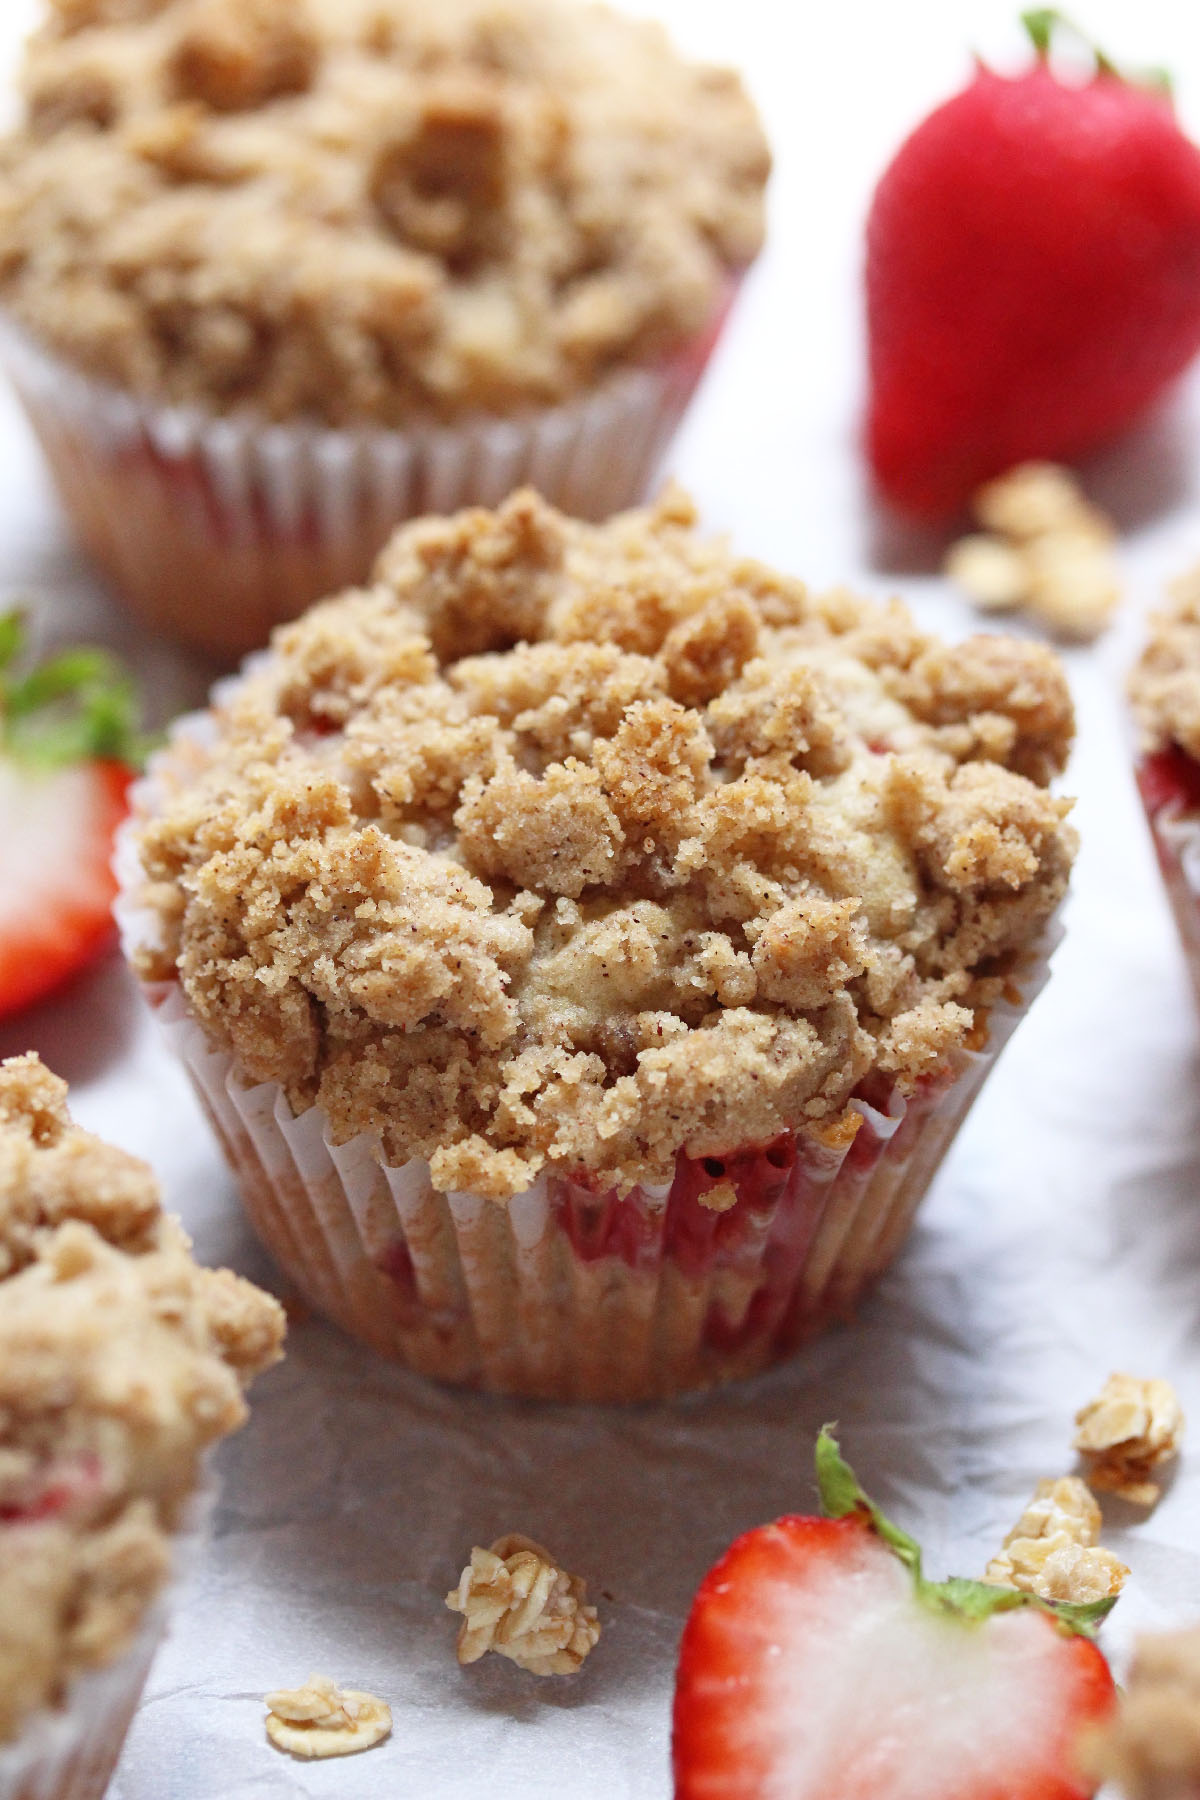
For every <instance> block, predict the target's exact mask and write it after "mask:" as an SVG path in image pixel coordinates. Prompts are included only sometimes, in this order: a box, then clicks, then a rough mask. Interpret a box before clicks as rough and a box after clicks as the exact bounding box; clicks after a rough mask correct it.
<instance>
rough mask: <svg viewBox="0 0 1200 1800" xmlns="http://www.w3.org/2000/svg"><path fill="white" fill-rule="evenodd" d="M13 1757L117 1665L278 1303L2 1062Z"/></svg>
mask: <svg viewBox="0 0 1200 1800" xmlns="http://www.w3.org/2000/svg"><path fill="white" fill-rule="evenodd" d="M0 1277H2V1279H0V1536H2V1538H3V1550H4V1554H3V1555H0V1743H3V1742H6V1741H7V1740H9V1739H10V1738H13V1737H15V1736H17V1735H18V1734H19V1732H20V1729H21V1727H22V1725H23V1723H24V1721H25V1720H26V1719H27V1718H28V1717H29V1716H30V1715H31V1714H33V1713H35V1712H36V1711H38V1710H39V1709H40V1708H42V1707H45V1706H52V1705H56V1704H58V1703H59V1702H60V1701H61V1700H62V1698H63V1697H64V1695H65V1692H66V1690H67V1688H68V1686H69V1684H70V1682H71V1681H72V1679H73V1678H74V1677H75V1676H76V1675H79V1674H81V1673H83V1672H84V1671H86V1670H88V1669H92V1668H97V1667H100V1666H103V1665H104V1664H106V1663H108V1662H111V1661H112V1660H113V1658H114V1657H116V1656H117V1655H119V1654H120V1652H121V1651H122V1650H123V1649H124V1648H125V1646H126V1644H127V1643H128V1642H129V1640H130V1639H131V1638H132V1636H133V1635H134V1633H135V1632H136V1631H137V1629H138V1627H139V1625H140V1624H141V1622H142V1619H143V1617H144V1615H145V1613H146V1610H147V1608H148V1606H149V1605H150V1603H151V1601H152V1600H153V1598H154V1596H155V1594H156V1593H157V1591H158V1589H159V1588H160V1587H161V1585H162V1583H163V1581H164V1579H165V1577H166V1575H167V1573H168V1569H169V1560H170V1559H169V1541H170V1534H171V1532H172V1530H173V1529H174V1528H175V1527H177V1526H178V1524H179V1523H180V1519H181V1515H182V1511H183V1508H184V1505H185V1503H186V1501H187V1499H188V1497H189V1495H190V1494H191V1493H192V1491H193V1489H194V1488H195V1486H196V1484H197V1481H198V1479H199V1473H200V1458H201V1455H202V1453H203V1451H204V1450H205V1448H206V1447H207V1446H208V1445H209V1444H211V1443H213V1442H214V1441H215V1440H216V1439H217V1438H219V1437H222V1436H224V1435H225V1434H226V1433H228V1432H230V1431H234V1430H236V1429H237V1427H238V1426H239V1425H240V1424H241V1423H242V1421H243V1419H244V1418H245V1414H246V1408H245V1402H244V1400H243V1397H242V1390H243V1387H244V1385H245V1384H246V1383H247V1382H248V1381H249V1380H250V1378H251V1377H252V1376H254V1375H255V1374H257V1373H258V1372H259V1371H261V1370H262V1369H265V1368H267V1367H268V1366H269V1365H270V1364H271V1363H272V1362H274V1361H275V1360H276V1358H277V1357H278V1355H279V1351H280V1345H281V1342H282V1338H283V1317H282V1313H281V1311H280V1309H279V1307H278V1306H277V1304H276V1302H275V1301H274V1300H272V1299H270V1298H269V1297H268V1296H267V1295H266V1294H262V1293H260V1292H259V1291H258V1289H257V1288H254V1287H252V1286H251V1285H250V1283H249V1282H247V1281H242V1280H240V1279H239V1278H238V1277H237V1276H235V1275H232V1274H230V1273H229V1271H228V1270H212V1269H202V1268H200V1267H198V1266H197V1264H196V1263H195V1262H194V1261H193V1260H192V1257H191V1254H190V1247H189V1245H188V1241H187V1239H186V1237H185V1236H184V1234H183V1232H182V1231H181V1230H180V1228H179V1226H178V1225H177V1224H176V1222H175V1221H174V1220H172V1219H170V1218H168V1217H167V1216H166V1215H165V1214H164V1213H163V1212H162V1211H161V1208H160V1205H159V1200H158V1195H157V1190H156V1188H155V1185H154V1181H153V1178H152V1177H151V1175H150V1173H149V1171H148V1170H147V1169H146V1168H145V1166H144V1165H143V1164H141V1163H139V1162H137V1161H136V1160H135V1159H134V1158H133V1157H130V1156H127V1155H125V1154H124V1153H123V1152H120V1151H117V1150H113V1149H111V1148H110V1147H109V1146H107V1145H105V1144H102V1143H100V1142H99V1141H98V1140H97V1139H95V1138H93V1137H91V1136H89V1135H88V1134H87V1133H86V1132H83V1131H81V1130H79V1129H78V1128H77V1127H76V1126H75V1125H73V1124H72V1123H71V1120H70V1117H69V1115H68V1113H67V1109H66V1087H65V1084H64V1083H63V1082H61V1081H59V1080H57V1079H56V1078H55V1077H54V1076H53V1075H51V1074H50V1073H49V1072H48V1071H47V1070H46V1069H45V1068H44V1067H43V1066H42V1064H41V1063H40V1062H39V1061H38V1059H37V1057H36V1056H24V1057H19V1058H16V1059H14V1060H11V1061H9V1062H5V1063H0Z"/></svg>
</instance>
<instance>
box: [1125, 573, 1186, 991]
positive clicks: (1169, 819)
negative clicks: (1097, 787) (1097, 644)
mask: <svg viewBox="0 0 1200 1800" xmlns="http://www.w3.org/2000/svg"><path fill="white" fill-rule="evenodd" d="M1129 691H1130V698H1131V699H1132V701H1133V709H1134V714H1135V717H1136V720H1137V725H1138V732H1139V739H1140V742H1139V756H1138V764H1137V783H1138V790H1139V792H1140V793H1141V796H1142V804H1143V805H1144V806H1145V809H1146V817H1147V819H1148V820H1149V823H1150V832H1151V835H1152V837H1153V839H1154V848H1155V850H1156V851H1157V853H1158V862H1159V867H1160V868H1161V870H1162V874H1163V880H1164V882H1165V883H1166V889H1167V895H1168V898H1169V899H1170V902H1171V910H1172V911H1173V912H1174V914H1175V919H1176V922H1177V924H1178V926H1179V934H1180V937H1181V938H1182V939H1183V947H1184V951H1185V953H1186V955H1187V960H1188V967H1189V969H1190V971H1191V976H1192V982H1193V984H1194V986H1195V988H1196V993H1197V996H1198V997H1200V569H1194V570H1193V571H1192V572H1191V574H1190V575H1187V576H1184V577H1183V578H1182V579H1181V580H1180V581H1177V582H1176V583H1175V584H1174V585H1173V587H1172V589H1171V597H1170V602H1169V604H1168V605H1167V606H1166V607H1165V608H1164V609H1163V610H1162V611H1161V612H1157V613H1153V614H1152V615H1151V618H1150V630H1149V638H1148V641H1147V643H1146V647H1145V649H1144V650H1143V652H1142V655H1141V658H1140V659H1139V661H1138V663H1137V665H1136V667H1135V669H1134V671H1133V674H1132V676H1131V677H1130V682H1129Z"/></svg>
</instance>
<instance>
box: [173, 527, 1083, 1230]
mask: <svg viewBox="0 0 1200 1800" xmlns="http://www.w3.org/2000/svg"><path fill="white" fill-rule="evenodd" d="M691 524H692V514H691V511H690V509H689V507H688V505H687V503H686V501H685V500H684V499H683V498H682V497H681V496H680V495H678V494H674V493H673V494H671V495H669V496H668V497H667V499H666V500H665V501H664V502H663V503H662V504H661V505H660V506H659V508H657V509H656V510H653V511H649V512H641V513H632V514H628V515H625V516H623V517H621V518H618V519H615V520H613V521H612V522H610V523H609V524H608V525H606V526H602V527H591V526H584V525H580V524H576V523H574V522H572V521H570V520H567V519H565V518H563V517H562V516H561V515H560V514H558V513H556V512H554V511H552V510H551V509H550V508H549V507H548V506H546V505H544V504H543V503H542V502H541V501H539V500H538V499H537V498H536V497H535V496H534V495H532V494H530V493H523V494H518V495H515V496H514V497H513V498H512V499H511V500H509V501H508V502H507V503H506V504H505V505H504V507H502V508H501V510H500V511H499V512H498V513H494V514H493V513H487V512H483V511H472V512H466V513H461V514H459V515H458V516H457V517H455V518H452V519H444V520H423V521H420V522H419V523H417V524H416V525H414V526H411V527H408V528H406V529H404V530H402V531H400V532H399V533H398V534H397V535H396V537H395V538H394V539H393V540H392V543H391V544H390V545H389V547H388V548H387V550H386V551H385V552H384V554H383V556H382V558H381V559H380V563H379V566H378V570H377V573H376V582H375V585H374V586H372V587H371V588H369V589H367V590H365V591H361V592H354V593H351V594H348V595H345V596H343V597H342V598H340V599H335V600H331V601H328V602H326V603H324V604H323V605H321V606H318V607H317V608H315V609H314V610H313V612H311V613H310V614H309V615H308V616H307V618H305V619H304V620H302V621H300V622H299V623H298V624H295V625H292V626H289V627H287V628H286V629H284V630H282V631H281V632H279V633H278V634H277V635H276V638H275V648H274V654H273V655H272V656H271V657H270V658H269V659H268V660H267V661H266V662H265V663H264V664H263V665H262V666H261V667H260V668H259V669H258V670H256V672H254V673H253V674H252V675H250V676H249V677H248V678H247V679H245V680H244V681H243V682H242V683H241V684H240V686H239V688H238V690H237V693H236V696H235V697H234V698H233V699H232V700H231V702H230V703H229V705H228V706H227V707H226V708H224V709H223V710H222V711H221V713H220V714H219V715H218V716H217V720H216V724H217V731H216V736H215V742H214V744H213V746H212V748H211V750H210V751H209V752H207V753H205V754H206V755H207V758H208V763H207V767H204V768H201V769H199V770H198V771H196V770H193V771H192V772H191V773H190V775H189V777H188V778H186V779H184V780H183V782H182V784H181V785H180V786H179V788H178V790H177V791H175V792H173V793H172V794H171V796H170V797H169V799H168V801H167V804H166V807H165V810H164V812H163V814H162V816H161V817H159V818H156V819H154V820H152V821H151V822H150V823H149V824H148V826H147V827H146V830H145V832H144V835H143V838H142V856H143V861H144V865H145V869H146V872H147V875H148V886H147V889H146V899H147V901H148V902H149V904H150V905H151V906H152V907H154V908H156V909H157V911H158V913H159V916H160V918H161V921H162V929H163V944H162V947H161V949H159V950H155V951H148V952H147V953H146V955H145V956H144V957H143V962H142V966H143V970H144V972H145V973H146V974H148V975H151V976H153V977H155V978H171V977H176V976H177V978H178V979H179V980H180V981H181V982H182V984H183V987H184V989H185V991H186V994H187V997H188V1000H189V1001H190V1003H191V1006H192V1007H193V1009H194V1011H195V1013H196V1015H197V1016H198V1017H199V1019H200V1021H201V1022H202V1024H203V1025H204V1027H205V1029H206V1031H207V1032H208V1033H209V1035H210V1036H211V1037H212V1039H213V1040H214V1042H217V1043H221V1044H223V1045H225V1046H227V1047H228V1048H229V1049H230V1050H231V1051H232V1052H233V1054H234V1055H235V1057H236V1058H237V1061H238V1064H239V1066H240V1068H241V1070H242V1071H243V1072H244V1074H245V1075H246V1076H247V1077H248V1078H250V1079H252V1080H256V1081H268V1080H274V1081H279V1082H281V1083H282V1084H283V1086H284V1088H285V1089H286V1091H287V1095H288V1098H289V1100H290V1102H291V1104H292V1105H293V1106H294V1107H295V1108H296V1110H297V1111H299V1110H301V1109H303V1108H305V1107H307V1106H309V1105H312V1104H313V1103H314V1102H316V1103H319V1104H320V1105H321V1106H323V1107H324V1108H325V1109H326V1110H327V1111H328V1113H329V1115H330V1117H331V1119H332V1121H333V1125H334V1129H335V1131H336V1133H337V1134H338V1136H339V1138H341V1139H345V1138H348V1137H350V1136H353V1135H354V1134H355V1133H356V1132H358V1131H361V1130H365V1129H379V1130H381V1131H382V1140H383V1143H382V1147H383V1152H384V1154H385V1155H386V1156H387V1157H388V1158H389V1159H390V1160H394V1161H404V1160H406V1159H407V1158H409V1157H411V1156H422V1157H424V1158H425V1159H426V1160H427V1161H429V1162H430V1163H431V1165H432V1167H433V1179H434V1182H435V1183H436V1185H437V1186H438V1187H439V1188H444V1189H449V1190H455V1189H469V1190H472V1191H476V1192H481V1193H485V1194H490V1195H493V1196H495V1197H497V1198H504V1197H506V1196H508V1195H510V1194H512V1193H514V1192H519V1191H521V1190H522V1189H523V1188H525V1187H527V1186H528V1185H529V1182H530V1181H531V1180H532V1179H533V1177H534V1176H535V1175H536V1174H537V1172H538V1171H539V1169H541V1168H548V1169H550V1170H554V1171H558V1172H562V1173H578V1172H580V1171H585V1172H591V1173H592V1174H593V1175H594V1176H595V1177H596V1178H597V1179H598V1180H602V1181H604V1182H605V1183H608V1184H615V1185H618V1186H622V1187H625V1188H628V1187H630V1186H632V1185H634V1184H636V1183H637V1182H639V1181H642V1180H649V1181H662V1180H666V1179H669V1177H670V1174H671V1171H672V1168H673V1165H674V1160H675V1157H676V1155H677V1153H678V1151H679V1150H680V1149H683V1148H686V1149H687V1151H688V1152H689V1153H690V1154H692V1155H696V1156H706V1155H718V1156H719V1155H722V1154H725V1153H727V1152H729V1151H730V1150H733V1149H735V1148H738V1147H739V1146H742V1145H745V1144H750V1143H764V1142H769V1141H770V1140H771V1139H772V1138H774V1137H776V1136H778V1135H779V1134H780V1132H782V1131H785V1130H796V1129H802V1128H803V1127H804V1126H805V1125H806V1124H808V1123H810V1122H811V1123H820V1122H822V1121H830V1120H833V1119H837V1118H839V1117H840V1116H841V1115H842V1114H843V1111H844V1109H845V1107H846V1104H847V1102H848V1100H849V1098H850V1095H851V1093H852V1091H853V1090H854V1088H855V1086H856V1084H857V1083H858V1082H859V1081H860V1080H861V1079H862V1078H863V1077H864V1076H865V1075H866V1074H867V1073H868V1071H869V1070H871V1069H872V1068H877V1069H879V1070H880V1071H882V1072H884V1073H886V1074H887V1075H889V1076H893V1077H895V1078H896V1079H898V1080H899V1081H900V1082H901V1084H902V1086H903V1087H904V1088H905V1089H906V1090H909V1089H911V1087H912V1085H913V1084H914V1083H915V1082H917V1081H918V1080H919V1079H920V1077H921V1076H922V1075H923V1074H925V1073H927V1072H931V1071H933V1070H936V1069H937V1068H938V1067H939V1066H940V1065H941V1063H942V1062H943V1061H944V1059H945V1057H946V1056H947V1055H948V1054H949V1053H950V1052H951V1051H952V1050H953V1049H955V1048H956V1047H957V1046H959V1045H961V1044H963V1043H965V1042H968V1041H970V1039H971V1034H972V1033H973V1032H974V1031H975V1030H976V1027H977V1025H978V1024H982V1023H983V1020H984V1018H985V1017H986V1008H987V1006H988V1005H989V1004H990V1002H991V1001H992V1000H993V999H994V998H995V997H996V996H997V994H998V993H999V992H1000V991H1001V989H1002V986H1003V978H1004V976H1005V974H1006V972H1007V971H1008V970H1009V969H1011V968H1012V966H1013V964H1014V959H1015V958H1017V957H1019V955H1020V953H1021V952H1022V951H1023V950H1025V949H1026V948H1027V947H1028V946H1029V945H1030V944H1031V943H1032V942H1033V941H1034V940H1035V939H1036V937H1037V935H1038V932H1039V930H1040V928H1041V926H1042V924H1043V923H1044V921H1045V920H1046V918H1047V917H1048V915H1049V914H1050V912H1051V911H1052V910H1053V908H1054V906H1055V905H1056V904H1057V901H1058V899H1059V897H1060V896H1061V894H1062V892H1063V890H1064V887H1065V885H1066V881H1067V875H1068V870H1069V865H1070V860H1071V855H1072V850H1073V834H1072V833H1071V832H1070V830H1069V828H1068V827H1067V826H1066V825H1065V824H1064V817H1065V814H1066V812H1067V810H1068V807H1067V803H1066V802H1064V801H1061V800H1058V799H1055V798H1053V797H1052V796H1051V795H1050V794H1049V793H1047V792H1046V789H1045V786H1044V785H1043V784H1044V783H1046V782H1047V781H1048V780H1049V778H1050V776H1051V775H1052V774H1053V773H1054V772H1055V771H1056V770H1057V769H1058V768H1060V767H1061V765H1062V761H1063V758H1064V756H1065V753H1066V749H1067V746H1068V743H1069V741H1070V733H1071V708H1070V702H1069V699H1068V696H1067V691H1066V687H1065V684H1064V681H1063V677H1062V672H1061V670H1060V668H1059V666H1058V664H1057V663H1056V662H1055V660H1054V658H1053V657H1052V656H1050V654H1049V653H1048V652H1047V651H1046V650H1045V649H1043V648H1041V647H1038V646H1033V645H1022V644H1016V643H1012V642H1009V641H1007V640H1005V639H1001V638H987V637H984V638H978V639H974V640H972V641H971V642H969V643H966V644H963V645H961V646H959V647H957V648H955V649H950V648H947V647H945V646H943V645H940V644H938V643H936V642H935V641H934V640H932V639H929V638H926V637H923V636H922V635H921V634H920V633H919V632H918V631H917V629H916V627H915V626H914V624H913V622H912V620H911V619H910V618H909V616H908V615H907V613H905V612H904V611H903V609H902V608H900V607H898V606H892V607H890V608H886V609H885V608H881V607H878V606H875V605H872V604H870V603H868V602H865V601H861V600H856V599H852V598H851V597H850V596H848V595H845V594H836V595H833V596H828V597H825V598H818V597H814V596H812V595H810V594H809V593H808V592H807V591H806V590H805V589H804V588H803V587H802V586H801V585H800V583H798V582H795V581H790V580H788V579H786V578H784V577H782V576H778V575H775V574H773V573H772V572H771V571H770V570H768V569H766V568H764V567H762V566H761V565H759V564H756V563H752V562H749V561H747V560H745V559H742V558H739V557H736V556H734V555H733V554H732V553H731V552H730V551H729V550H727V549H726V548H725V547H724V546H723V545H721V544H719V543H710V542H706V541H705V540H704V539H702V538H701V537H699V536H698V535H697V534H695V533H694V532H693V531H692V530H691V529H690V527H691ZM723 618H726V619H728V620H729V621H731V623H729V625H728V629H726V628H725V627H724V626H723V625H722V619H723ZM701 624H702V625H703V630H701V629H700V627H701ZM692 627H695V629H691V628H692ZM684 643H686V644H687V645H688V646H689V649H688V653H687V656H686V657H685V658H684V661H683V662H680V661H679V659H678V655H677V652H678V649H679V646H680V645H681V644H684ZM701 644H704V645H706V646H708V649H707V650H704V651H702V650H701V648H700V646H701ZM460 651H465V654H459V652H460ZM709 651H711V653H712V654H711V656H710V654H709ZM704 670H707V671H708V673H707V674H703V673H702V671H704ZM714 684H715V685H714ZM704 692H709V693H710V694H711V697H710V698H709V699H707V700H706V699H704V698H703V693H704ZM681 695H686V696H687V697H686V698H681V697H680V696H681Z"/></svg>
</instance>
